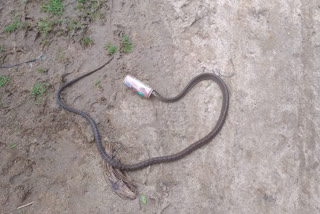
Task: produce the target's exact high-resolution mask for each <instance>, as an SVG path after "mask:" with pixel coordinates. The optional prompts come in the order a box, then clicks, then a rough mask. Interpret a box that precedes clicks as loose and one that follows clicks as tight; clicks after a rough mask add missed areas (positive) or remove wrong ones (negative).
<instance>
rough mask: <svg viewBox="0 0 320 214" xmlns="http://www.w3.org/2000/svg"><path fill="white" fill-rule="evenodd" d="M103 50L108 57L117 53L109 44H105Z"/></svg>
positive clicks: (113, 46) (115, 48) (114, 47)
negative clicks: (106, 52)
mask: <svg viewBox="0 0 320 214" xmlns="http://www.w3.org/2000/svg"><path fill="white" fill-rule="evenodd" d="M104 49H106V50H107V51H108V53H109V55H113V54H114V53H115V52H116V51H117V47H116V46H115V45H112V44H111V43H110V42H107V43H106V44H105V46H104Z"/></svg>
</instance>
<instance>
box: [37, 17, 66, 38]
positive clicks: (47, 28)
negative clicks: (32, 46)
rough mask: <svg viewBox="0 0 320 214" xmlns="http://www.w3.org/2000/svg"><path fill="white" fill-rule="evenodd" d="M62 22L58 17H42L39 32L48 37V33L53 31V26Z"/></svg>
mask: <svg viewBox="0 0 320 214" xmlns="http://www.w3.org/2000/svg"><path fill="white" fill-rule="evenodd" d="M60 23H61V20H58V19H53V20H50V19H48V17H47V18H43V19H40V20H39V23H38V28H39V32H40V33H41V35H42V36H43V37H46V36H47V35H48V33H50V32H51V31H53V27H54V26H55V25H57V24H60Z"/></svg>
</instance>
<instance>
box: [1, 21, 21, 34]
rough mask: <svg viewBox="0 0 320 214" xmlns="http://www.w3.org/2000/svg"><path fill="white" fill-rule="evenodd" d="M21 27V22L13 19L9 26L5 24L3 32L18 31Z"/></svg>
mask: <svg viewBox="0 0 320 214" xmlns="http://www.w3.org/2000/svg"><path fill="white" fill-rule="evenodd" d="M20 26H21V21H20V20H19V19H17V18H16V19H15V20H14V21H13V22H12V23H11V24H7V25H6V26H5V27H4V29H3V32H6V33H12V32H14V31H16V30H18V29H19V28H20Z"/></svg>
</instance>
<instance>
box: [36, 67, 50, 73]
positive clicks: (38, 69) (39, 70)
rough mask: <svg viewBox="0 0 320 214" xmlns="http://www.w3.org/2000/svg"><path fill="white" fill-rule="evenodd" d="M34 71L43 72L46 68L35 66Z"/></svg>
mask: <svg viewBox="0 0 320 214" xmlns="http://www.w3.org/2000/svg"><path fill="white" fill-rule="evenodd" d="M36 71H37V72H39V73H45V72H46V71H47V69H45V68H42V67H40V68H37V69H36Z"/></svg>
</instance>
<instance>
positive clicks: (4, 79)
mask: <svg viewBox="0 0 320 214" xmlns="http://www.w3.org/2000/svg"><path fill="white" fill-rule="evenodd" d="M8 82H9V77H8V76H5V75H2V74H0V87H2V86H4V85H5V84H7V83H8Z"/></svg>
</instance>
